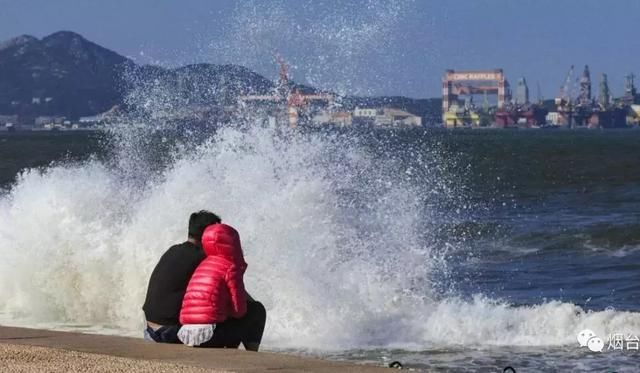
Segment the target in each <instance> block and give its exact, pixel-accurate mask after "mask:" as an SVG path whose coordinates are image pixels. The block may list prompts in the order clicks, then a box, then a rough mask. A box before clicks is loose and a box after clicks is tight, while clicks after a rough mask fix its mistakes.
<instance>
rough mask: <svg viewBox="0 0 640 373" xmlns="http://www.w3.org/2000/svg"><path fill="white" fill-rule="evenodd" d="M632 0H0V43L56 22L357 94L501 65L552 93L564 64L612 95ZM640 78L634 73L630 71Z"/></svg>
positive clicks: (419, 87) (123, 42)
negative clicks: (603, 78)
mask: <svg viewBox="0 0 640 373" xmlns="http://www.w3.org/2000/svg"><path fill="white" fill-rule="evenodd" d="M639 17H640V0H609V1H605V0H564V1H563V0H530V1H525V0H495V1H481V0H476V1H474V0H455V1H436V0H423V1H421V0H414V1H412V0H407V1H381V0H378V1H376V0H368V1H367V0H358V1H346V0H344V1H336V0H333V1H329V0H326V1H322V0H321V1H318V0H314V1H311V0H280V1H226V0H225V1H221V0H215V1H214V0H189V1H186V0H185V1H177V0H126V1H124V0H108V1H104V0H100V1H98V0H93V1H92V0H33V1H30V0H0V39H1V40H4V39H8V38H11V37H14V36H17V35H20V34H31V35H34V36H36V37H43V36H46V35H48V34H50V33H52V32H55V31H58V30H71V31H75V32H78V33H80V34H82V35H83V36H85V37H86V38H87V39H89V40H91V41H94V42H96V43H98V44H100V45H102V46H104V47H107V48H109V49H112V50H114V51H116V52H118V53H120V54H123V55H126V56H128V57H130V58H133V59H134V60H136V61H137V62H139V63H157V64H162V65H167V66H175V65H182V64H186V63H194V62H211V63H236V64H242V65H245V66H247V67H249V68H251V69H254V70H256V71H258V72H259V73H262V74H264V75H266V76H268V77H269V78H275V77H276V74H277V70H276V67H275V65H274V59H273V56H274V54H275V53H276V52H278V53H281V54H282V55H284V57H285V58H286V59H287V60H288V61H289V63H290V64H291V65H292V72H293V75H294V78H295V79H296V80H298V81H303V82H307V83H310V84H314V85H317V86H322V87H325V88H331V89H336V90H344V91H347V92H350V93H358V94H388V95H390V94H402V95H407V96H412V97H434V96H438V95H440V90H441V76H442V74H443V71H444V70H445V69H447V68H453V69H461V70H463V69H485V68H497V67H501V68H503V69H504V70H505V73H506V74H507V78H508V79H509V80H510V82H511V83H512V85H515V82H516V81H517V79H518V78H519V77H521V76H525V77H526V78H527V81H528V82H529V88H530V91H531V94H532V96H535V95H536V83H537V82H539V84H540V86H541V88H542V94H543V96H544V97H546V98H551V97H553V96H554V95H556V94H557V92H558V88H559V86H560V85H561V84H562V82H563V80H564V77H565V75H566V72H567V70H568V69H569V66H570V65H572V64H575V65H576V68H577V71H581V70H582V68H583V65H584V64H589V65H590V67H591V72H592V78H593V80H594V92H597V84H598V81H599V78H600V74H601V73H602V72H606V73H608V75H609V84H610V86H611V88H612V89H613V91H614V94H616V95H619V94H621V93H622V86H623V81H624V75H626V74H627V73H628V72H631V71H635V72H636V73H638V74H639V75H640V32H639V31H640V29H639V26H638V25H639V24H640V23H639V21H638V20H639V19H640V18H639ZM639 80H640V79H639Z"/></svg>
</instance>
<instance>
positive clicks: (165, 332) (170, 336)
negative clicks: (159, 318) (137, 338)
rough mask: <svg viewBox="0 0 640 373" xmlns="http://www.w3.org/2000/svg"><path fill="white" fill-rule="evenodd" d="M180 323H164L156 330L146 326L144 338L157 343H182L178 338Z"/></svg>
mask: <svg viewBox="0 0 640 373" xmlns="http://www.w3.org/2000/svg"><path fill="white" fill-rule="evenodd" d="M178 330H180V325H164V326H162V327H160V328H158V329H157V330H153V329H152V328H151V327H150V326H147V328H146V330H145V336H144V338H145V339H147V340H153V341H154V342H157V343H182V342H180V340H179V339H178Z"/></svg>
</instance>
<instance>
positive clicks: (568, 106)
mask: <svg viewBox="0 0 640 373" xmlns="http://www.w3.org/2000/svg"><path fill="white" fill-rule="evenodd" d="M573 72H574V66H573V65H571V68H569V71H568V72H567V76H566V78H565V81H564V84H563V85H562V86H561V87H560V95H559V96H558V97H556V99H555V104H556V106H557V108H558V113H560V115H562V117H563V118H564V121H565V123H566V124H567V125H568V126H569V127H571V117H572V113H573V102H572V100H571V88H572V84H571V83H572V81H573Z"/></svg>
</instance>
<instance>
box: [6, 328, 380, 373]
mask: <svg viewBox="0 0 640 373" xmlns="http://www.w3.org/2000/svg"><path fill="white" fill-rule="evenodd" d="M267 370H277V371H279V372H385V371H386V372H389V371H390V369H388V368H382V367H375V366H367V365H357V364H352V363H346V362H344V363H343V362H334V361H326V360H320V359H313V358H303V357H298V356H291V355H286V354H278V353H270V352H258V353H256V352H247V351H243V350H231V349H198V348H192V347H187V346H183V345H166V344H155V343H151V342H147V341H145V340H143V339H138V338H129V337H117V336H107V335H95V334H81V333H70V332H58V331H49V330H41V329H27V328H15V327H4V326H0V371H2V372H5V371H6V372H61V373H62V372H64V373H69V372H150V373H151V372H153V373H162V372H176V371H180V372H182V371H184V372H260V371H267Z"/></svg>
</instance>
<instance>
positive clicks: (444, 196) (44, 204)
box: [0, 124, 640, 372]
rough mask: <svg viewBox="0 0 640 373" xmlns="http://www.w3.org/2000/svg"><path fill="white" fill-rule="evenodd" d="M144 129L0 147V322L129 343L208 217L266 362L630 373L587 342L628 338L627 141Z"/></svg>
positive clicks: (549, 135)
mask: <svg viewBox="0 0 640 373" xmlns="http://www.w3.org/2000/svg"><path fill="white" fill-rule="evenodd" d="M157 128H158V127H157V126H156V127H149V128H144V127H136V128H132V127H130V126H125V125H122V126H116V127H115V128H113V129H111V130H110V131H107V132H105V133H76V134H55V133H38V134H35V133H34V134H1V135H0V154H1V155H2V157H0V170H1V174H0V180H1V182H2V187H1V188H0V190H1V191H2V192H1V194H0V255H2V258H3V260H2V261H0V283H1V284H2V286H1V287H0V323H2V324H11V325H26V326H34V327H46V328H52V329H61V330H80V331H85V332H92V333H105V334H123V335H130V336H138V337H140V330H141V327H142V313H141V310H140V307H141V304H142V301H143V299H144V294H145V291H146V284H147V281H148V277H149V275H150V272H151V270H152V269H153V266H154V265H155V263H156V262H157V260H158V258H159V257H160V255H161V254H162V253H163V252H164V250H166V248H167V247H168V246H170V245H171V244H173V243H176V242H180V241H182V240H184V239H185V235H186V223H187V222H186V220H187V217H188V215H189V213H190V212H192V211H194V210H198V209H202V208H207V209H211V210H213V211H216V212H218V213H219V214H221V215H222V217H223V220H225V221H227V222H228V223H229V224H231V225H233V226H235V227H237V228H238V230H239V231H240V233H241V236H242V240H243V246H244V249H245V252H246V259H247V262H248V263H249V269H248V272H247V276H246V283H247V287H248V289H249V291H250V292H251V294H252V295H253V296H254V297H256V298H258V299H260V300H261V301H262V302H263V303H264V304H265V306H266V308H267V311H268V323H267V327H266V330H265V339H264V348H265V349H267V350H273V351H285V352H290V353H296V354H303V355H312V356H321V357H325V358H330V359H344V360H350V361H357V362H362V363H369V364H375V365H386V364H388V363H389V362H390V361H393V360H399V361H401V362H402V363H403V364H404V365H405V366H406V367H409V368H413V369H416V370H420V369H430V370H433V371H482V372H494V371H495V372H499V371H502V368H504V367H505V366H507V365H511V366H513V367H515V368H516V369H517V371H518V372H539V371H572V372H575V371H603V372H604V371H618V372H625V371H629V372H631V371H636V370H637V365H638V364H637V362H638V361H639V360H638V358H640V351H637V350H633V349H624V350H622V351H621V350H614V349H609V348H608V347H609V346H608V341H607V338H608V337H609V336H610V335H615V334H619V333H622V334H624V335H625V336H626V335H631V336H633V335H637V336H640V285H639V284H638V279H640V264H639V263H640V187H639V186H638V185H639V184H638V183H639V182H640V171H639V168H638V167H639V166H640V131H633V130H629V131H555V130H549V131H546V130H538V131H536V130H528V131H519V130H514V131H508V130H503V131H495V130H485V131H483V130H461V131H437V130H430V131H424V130H379V131H364V130H354V129H334V130H323V131H319V130H310V129H309V130H300V131H288V130H283V129H281V128H271V127H268V126H262V125H258V124H256V125H250V126H230V125H229V126H224V127H221V128H218V129H217V130H216V131H215V132H212V133H194V134H189V135H188V136H177V135H174V134H173V133H172V132H171V131H169V130H166V131H165V130H157ZM583 329H590V330H593V331H594V332H595V334H596V335H597V336H598V337H600V338H602V339H603V340H604V341H605V346H604V350H603V351H602V352H592V351H590V350H589V349H588V348H587V347H580V346H579V344H578V341H577V339H576V337H577V334H578V333H579V332H580V331H581V330H583ZM625 347H626V346H625Z"/></svg>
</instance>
